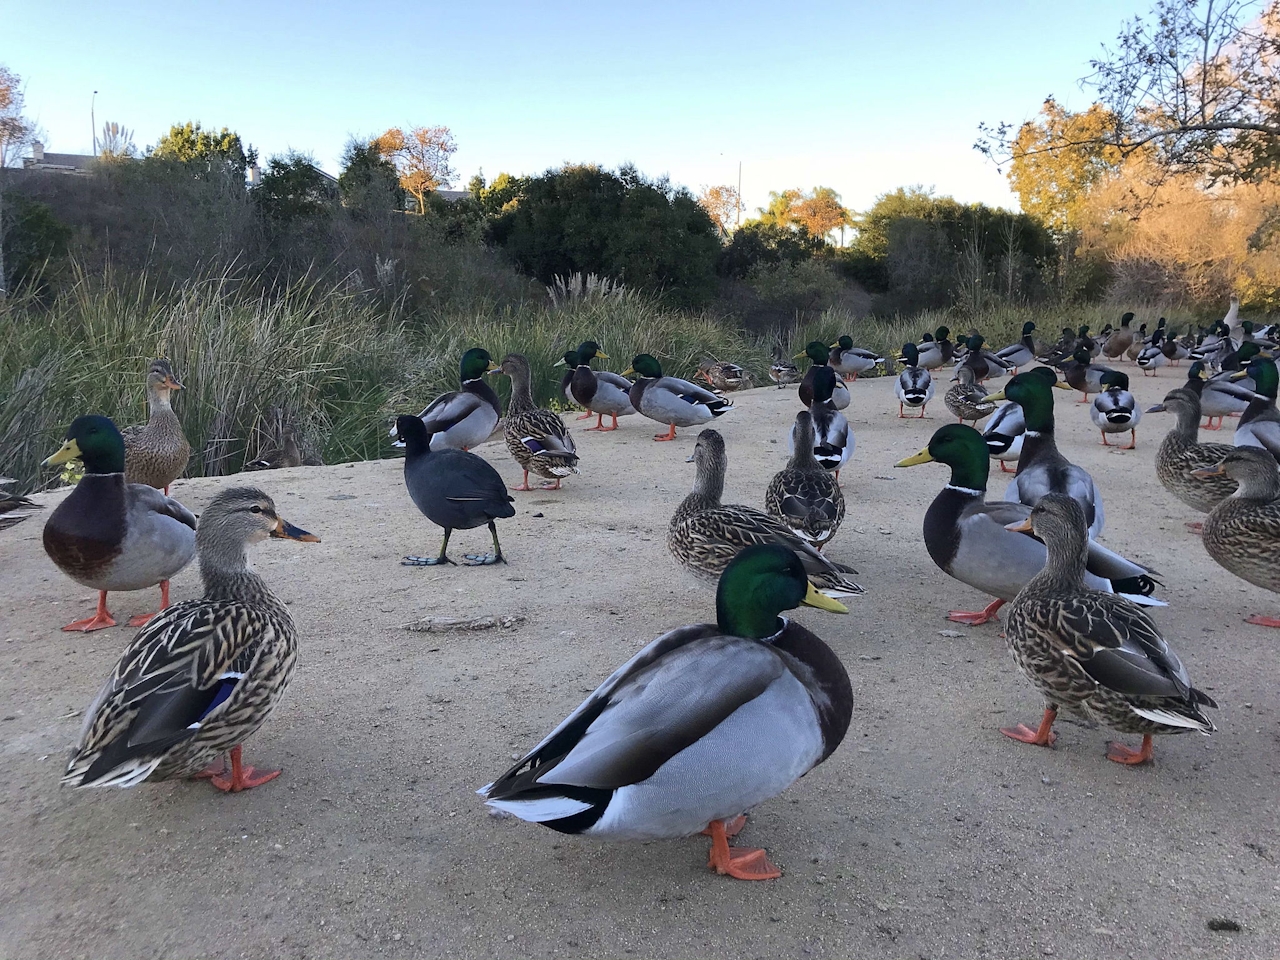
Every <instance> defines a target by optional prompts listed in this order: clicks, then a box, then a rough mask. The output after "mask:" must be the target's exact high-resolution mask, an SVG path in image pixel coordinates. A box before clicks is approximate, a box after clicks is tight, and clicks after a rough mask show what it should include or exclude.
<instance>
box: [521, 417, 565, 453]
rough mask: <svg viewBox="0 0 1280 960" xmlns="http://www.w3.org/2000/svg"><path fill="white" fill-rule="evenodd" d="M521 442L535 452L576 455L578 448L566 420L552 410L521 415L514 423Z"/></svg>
mask: <svg viewBox="0 0 1280 960" xmlns="http://www.w3.org/2000/svg"><path fill="white" fill-rule="evenodd" d="M513 427H514V428H515V429H516V432H518V433H519V434H520V442H521V443H523V444H524V445H525V446H526V447H528V448H529V450H530V451H532V452H533V453H535V454H545V455H547V456H564V457H576V456H577V455H578V448H577V446H576V445H575V444H574V442H573V436H572V435H571V434H570V433H569V430H568V428H567V427H566V426H565V425H564V421H563V420H561V419H560V415H559V414H558V413H554V412H552V411H551V410H543V409H536V410H530V411H529V412H528V413H526V414H523V415H521V416H520V417H518V418H517V419H516V422H515V423H514V424H513Z"/></svg>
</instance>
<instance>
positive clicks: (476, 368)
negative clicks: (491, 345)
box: [391, 347, 502, 450]
mask: <svg viewBox="0 0 1280 960" xmlns="http://www.w3.org/2000/svg"><path fill="white" fill-rule="evenodd" d="M497 369H498V365H497V364H496V363H494V362H493V358H492V357H490V356H489V351H487V350H484V349H482V348H480V347H472V348H471V349H470V350H468V351H467V352H466V353H464V354H463V355H462V362H461V363H460V364H459V372H460V375H461V377H462V389H461V390H455V391H454V392H453V393H442V394H441V395H440V396H438V397H436V398H435V399H434V400H432V401H431V403H430V404H429V405H428V406H427V408H426V409H425V410H423V411H422V412H421V413H420V414H418V419H420V420H421V421H422V422H423V424H425V425H426V428H427V431H428V432H429V433H430V434H431V449H433V450H448V449H453V450H470V449H471V448H472V447H476V446H479V445H480V444H482V443H484V442H485V441H486V440H488V439H489V437H490V436H492V435H493V431H494V430H496V429H497V428H498V418H499V417H500V416H502V407H501V406H500V405H499V403H498V395H497V394H496V393H494V392H493V388H492V387H491V386H489V384H487V383H486V382H485V379H484V375H485V373H487V372H492V371H496V370H497ZM397 436H399V431H398V430H397V429H396V428H395V427H394V426H393V427H392V428H391V437H392V439H395V438H396V437H397Z"/></svg>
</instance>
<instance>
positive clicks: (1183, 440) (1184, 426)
mask: <svg viewBox="0 0 1280 960" xmlns="http://www.w3.org/2000/svg"><path fill="white" fill-rule="evenodd" d="M1165 411H1168V412H1169V413H1172V414H1173V416H1174V425H1173V428H1172V429H1171V430H1170V431H1169V432H1168V433H1166V434H1165V435H1164V439H1163V440H1161V441H1160V448H1159V449H1158V450H1157V451H1156V476H1157V477H1158V478H1159V480H1160V483H1161V484H1162V485H1163V486H1164V488H1165V489H1166V490H1168V491H1169V492H1170V493H1172V494H1173V495H1174V496H1175V497H1177V498H1178V499H1179V500H1181V501H1182V502H1183V503H1185V504H1186V505H1187V506H1189V507H1191V508H1192V509H1193V510H1199V511H1200V512H1201V513H1208V512H1209V511H1210V510H1212V509H1213V508H1214V507H1216V506H1217V505H1218V504H1219V503H1221V502H1222V501H1223V500H1225V499H1226V498H1227V497H1229V496H1231V494H1232V493H1234V492H1235V489H1236V484H1235V481H1234V480H1232V479H1231V478H1230V477H1227V476H1221V477H1219V476H1213V477H1207V476H1196V475H1195V471H1197V470H1202V469H1206V468H1208V467H1210V466H1212V465H1214V464H1216V463H1218V462H1220V461H1221V460H1222V459H1223V457H1225V456H1226V455H1227V454H1229V453H1230V452H1231V451H1232V450H1234V449H1235V447H1232V446H1230V445H1229V444H1225V443H1201V442H1200V439H1199V433H1200V431H1199V426H1198V425H1199V423H1200V401H1199V399H1198V398H1197V397H1196V395H1195V393H1194V392H1193V391H1191V390H1188V389H1186V388H1185V387H1179V388H1178V389H1177V390H1170V391H1169V392H1168V393H1167V394H1165V398H1164V400H1163V401H1162V402H1161V403H1157V404H1156V405H1155V406H1153V407H1149V408H1148V409H1147V413H1164V412H1165ZM1192 527H1193V529H1199V528H1200V525H1199V524H1193V525H1192Z"/></svg>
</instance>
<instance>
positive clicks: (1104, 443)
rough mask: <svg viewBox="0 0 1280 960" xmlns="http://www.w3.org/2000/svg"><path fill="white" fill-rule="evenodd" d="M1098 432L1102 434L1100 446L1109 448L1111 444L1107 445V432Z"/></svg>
mask: <svg viewBox="0 0 1280 960" xmlns="http://www.w3.org/2000/svg"><path fill="white" fill-rule="evenodd" d="M1098 432H1099V433H1100V434H1102V445H1103V446H1104V447H1109V446H1111V444H1109V443H1107V431H1105V430H1099V431H1098Z"/></svg>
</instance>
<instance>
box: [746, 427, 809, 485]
mask: <svg viewBox="0 0 1280 960" xmlns="http://www.w3.org/2000/svg"><path fill="white" fill-rule="evenodd" d="M787 469H788V470H799V471H800V472H801V473H826V472H827V471H826V469H825V468H824V467H823V466H822V464H820V463H818V461H817V459H816V458H815V457H814V455H813V431H812V430H808V431H806V432H803V433H802V432H800V431H797V432H796V449H795V452H794V453H792V454H791V460H790V461H789V462H788V463H787ZM723 483H724V481H723V478H722V479H721V485H722V486H723Z"/></svg>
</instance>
